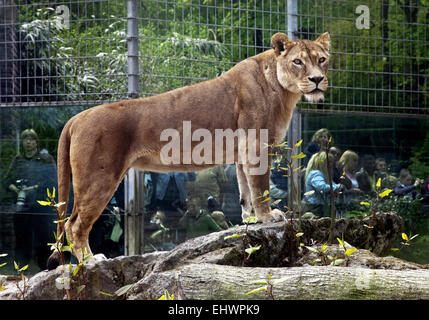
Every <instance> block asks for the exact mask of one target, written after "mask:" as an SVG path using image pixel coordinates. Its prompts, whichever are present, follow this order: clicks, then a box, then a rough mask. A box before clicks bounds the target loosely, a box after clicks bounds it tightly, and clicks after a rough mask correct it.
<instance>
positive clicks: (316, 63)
mask: <svg viewBox="0 0 429 320" xmlns="http://www.w3.org/2000/svg"><path fill="white" fill-rule="evenodd" d="M271 44H272V46H273V48H274V51H275V53H276V59H277V79H278V81H279V82H280V85H281V86H282V87H283V88H285V89H287V90H288V91H290V92H293V93H302V94H304V96H305V97H306V99H307V100H308V101H311V102H318V101H323V99H324V96H323V94H324V92H325V91H326V89H327V87H328V66H329V48H330V44H331V39H330V37H329V33H327V32H325V33H324V34H322V35H321V36H320V37H319V38H317V39H316V40H315V41H310V40H290V39H289V38H288V37H287V36H286V35H285V34H284V33H276V34H274V35H273V36H272V38H271Z"/></svg>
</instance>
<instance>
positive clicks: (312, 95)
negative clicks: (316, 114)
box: [304, 88, 325, 103]
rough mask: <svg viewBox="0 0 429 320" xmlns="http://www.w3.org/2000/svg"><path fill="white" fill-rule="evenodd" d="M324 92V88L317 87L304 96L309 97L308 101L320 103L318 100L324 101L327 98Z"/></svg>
mask: <svg viewBox="0 0 429 320" xmlns="http://www.w3.org/2000/svg"><path fill="white" fill-rule="evenodd" d="M324 93H325V92H324V91H323V90H320V89H318V88H316V89H314V90H313V91H310V92H309V93H306V94H304V96H305V98H306V99H307V101H309V102H316V103H318V102H323V100H324V99H325V98H324V96H323V94H324Z"/></svg>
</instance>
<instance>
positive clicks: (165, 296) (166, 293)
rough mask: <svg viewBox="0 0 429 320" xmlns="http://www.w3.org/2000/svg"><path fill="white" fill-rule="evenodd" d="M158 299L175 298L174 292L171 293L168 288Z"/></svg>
mask: <svg viewBox="0 0 429 320" xmlns="http://www.w3.org/2000/svg"><path fill="white" fill-rule="evenodd" d="M158 300H174V294H173V293H172V294H169V293H168V291H167V290H165V293H164V294H163V295H162V296H161V297H160V298H159V299H158Z"/></svg>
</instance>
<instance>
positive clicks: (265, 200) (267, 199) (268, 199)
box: [262, 197, 271, 203]
mask: <svg viewBox="0 0 429 320" xmlns="http://www.w3.org/2000/svg"><path fill="white" fill-rule="evenodd" d="M270 200H271V198H269V197H268V198H266V199H264V200H262V203H264V202H267V201H270Z"/></svg>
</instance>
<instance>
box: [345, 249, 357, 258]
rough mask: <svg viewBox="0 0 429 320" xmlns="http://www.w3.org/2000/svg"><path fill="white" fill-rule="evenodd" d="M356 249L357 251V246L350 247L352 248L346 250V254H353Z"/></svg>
mask: <svg viewBox="0 0 429 320" xmlns="http://www.w3.org/2000/svg"><path fill="white" fill-rule="evenodd" d="M355 251H357V249H356V248H350V249H347V250H346V252H344V254H345V255H346V256H351V255H352V254H353V252H355Z"/></svg>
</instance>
